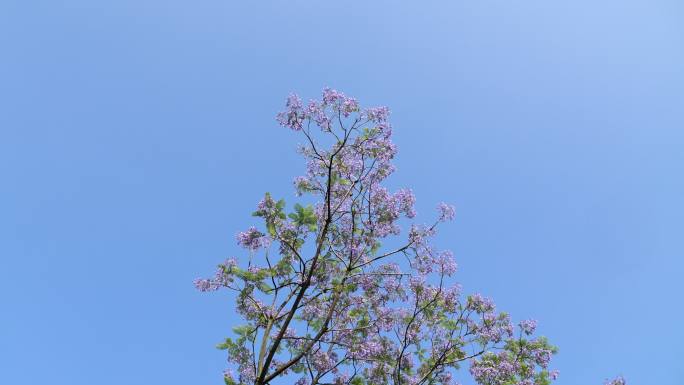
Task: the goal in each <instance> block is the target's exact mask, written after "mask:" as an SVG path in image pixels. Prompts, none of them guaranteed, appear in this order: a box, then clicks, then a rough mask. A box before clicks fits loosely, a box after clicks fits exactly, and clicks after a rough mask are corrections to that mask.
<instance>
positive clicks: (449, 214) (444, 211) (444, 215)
mask: <svg viewBox="0 0 684 385" xmlns="http://www.w3.org/2000/svg"><path fill="white" fill-rule="evenodd" d="M437 211H439V220H440V221H442V222H443V221H450V220H453V219H454V214H455V212H456V210H455V209H454V206H451V205H448V204H446V203H444V202H442V203H440V204H439V205H437Z"/></svg>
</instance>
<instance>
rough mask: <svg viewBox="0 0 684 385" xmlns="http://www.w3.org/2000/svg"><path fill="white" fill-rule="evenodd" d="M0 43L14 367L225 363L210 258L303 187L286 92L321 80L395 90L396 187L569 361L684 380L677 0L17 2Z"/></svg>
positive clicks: (463, 266) (199, 370) (4, 358)
mask: <svg viewBox="0 0 684 385" xmlns="http://www.w3.org/2000/svg"><path fill="white" fill-rule="evenodd" d="M0 55H1V56H0V178H1V179H0V293H2V294H0V305H1V306H2V307H1V311H0V314H1V316H0V383H2V384H8V385H10V384H11V385H28V384H38V383H45V384H51V385H90V384H101V385H110V384H111V385H114V384H116V385H124V384H125V385H129V384H130V385H138V384H141V385H142V384H145V385H149V384H164V385H186V384H220V383H221V374H220V372H221V370H222V369H223V367H224V362H225V357H224V354H223V352H220V351H217V350H214V349H213V346H214V344H215V343H217V342H219V341H220V340H221V339H222V338H223V337H224V336H226V335H228V334H229V330H230V327H231V325H233V324H235V323H236V322H237V319H236V318H235V313H234V311H233V305H232V302H230V301H229V300H228V294H227V293H223V294H222V293H218V294H216V293H215V295H202V294H200V293H197V292H195V291H194V289H193V287H192V280H193V279H194V278H195V277H197V276H201V275H209V274H211V272H212V271H213V267H214V266H215V265H216V264H217V263H219V262H220V261H222V260H223V259H224V258H225V257H227V256H231V255H238V253H239V252H240V251H239V249H238V247H237V246H236V244H235V238H234V236H235V233H236V232H238V231H240V230H244V229H246V228H247V227H248V226H250V225H252V224H255V222H254V218H252V217H251V216H250V213H251V212H252V211H253V210H252V209H253V207H254V205H255V204H256V203H257V201H258V200H259V199H260V198H261V196H262V195H263V193H264V192H265V191H271V192H272V193H274V194H275V195H277V196H281V197H285V198H287V199H289V201H290V202H292V201H293V199H294V194H293V191H292V188H291V180H292V177H294V176H295V175H298V174H300V173H301V171H302V170H303V164H302V162H301V161H300V159H299V157H298V156H297V155H296V154H295V151H294V150H295V147H296V145H297V143H298V142H299V141H300V140H301V138H299V137H298V136H296V135H293V134H292V133H291V132H289V131H288V130H286V129H283V128H280V127H278V126H277V125H276V123H275V120H274V115H275V113H276V112H277V111H278V110H279V109H280V108H281V106H282V105H283V103H284V99H285V97H286V95H287V94H288V93H289V92H290V91H296V92H298V93H300V94H302V96H304V97H305V98H309V97H317V96H318V95H319V92H320V90H321V89H322V88H323V87H324V86H330V87H333V88H337V89H339V90H342V91H344V92H346V93H347V94H349V95H353V96H355V97H357V98H358V99H359V100H360V101H361V102H362V103H364V104H366V105H376V104H384V105H388V106H389V107H390V108H391V110H392V122H393V125H394V128H395V139H396V142H397V144H398V146H399V149H400V152H399V156H398V159H397V164H398V171H397V173H396V174H395V175H394V176H393V177H392V179H391V183H392V185H393V186H397V187H398V186H407V187H411V188H413V190H414V192H415V193H416V196H417V198H418V206H417V208H418V214H419V218H426V220H427V218H429V217H431V215H432V214H433V207H434V205H435V204H436V203H437V202H439V201H442V200H444V201H448V202H451V203H453V204H455V205H456V207H457V219H456V221H455V222H453V223H452V224H449V225H447V226H445V227H444V228H443V229H442V231H441V233H440V237H439V238H438V242H439V244H440V245H441V246H444V247H450V248H451V249H453V250H454V252H455V254H456V256H457V259H458V262H459V266H460V272H459V273H458V274H457V279H458V280H459V281H460V282H461V283H462V284H463V286H464V290H465V291H466V292H473V291H480V292H482V293H483V294H486V295H489V296H492V297H493V298H494V299H495V300H496V302H497V304H498V306H499V308H500V309H503V310H507V311H509V312H510V313H511V314H512V316H513V317H514V319H521V318H528V317H532V318H536V319H538V320H539V322H540V330H541V332H542V333H543V334H545V335H547V336H548V337H550V338H551V340H552V341H553V342H555V343H556V344H557V345H559V346H560V354H559V355H558V356H557V358H556V359H555V365H554V366H555V367H557V368H558V369H560V371H561V377H560V379H559V380H558V382H557V384H558V385H575V384H583V385H584V384H601V383H602V382H603V380H604V379H605V378H607V377H609V376H613V375H617V374H623V375H625V376H626V377H627V378H628V379H629V380H630V381H629V383H630V385H632V384H634V385H636V384H658V385H681V384H684V365H683V364H682V359H681V357H682V352H681V349H682V345H683V344H684V331H683V328H682V325H683V322H684V321H682V318H684V309H683V308H682V304H683V302H684V301H683V300H682V294H684V283H683V282H682V281H683V280H682V277H683V276H684V261H683V260H682V257H683V256H684V226H683V221H684V175H683V173H684V172H683V171H684V150H683V145H684V3H683V2H681V1H680V0H671V1H667V0H538V1H532V0H518V1H508V0H499V1H486V0H485V1H481V0H480V1H460V0H459V1H429V0H428V1H403V2H402V1H396V0H395V1H370V0H366V1H313V0H312V1H235V0H193V1H179V0H164V1H161V0H116V1H94V0H80V1H77V0H45V1H38V0H33V1H31V0H3V1H2V2H0ZM421 214H422V217H421Z"/></svg>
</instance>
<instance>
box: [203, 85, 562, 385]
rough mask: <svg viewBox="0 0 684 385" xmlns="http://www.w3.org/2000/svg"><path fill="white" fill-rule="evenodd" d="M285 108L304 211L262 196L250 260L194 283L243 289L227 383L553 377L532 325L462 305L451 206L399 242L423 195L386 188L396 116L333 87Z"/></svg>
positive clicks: (471, 298) (413, 383)
mask: <svg viewBox="0 0 684 385" xmlns="http://www.w3.org/2000/svg"><path fill="white" fill-rule="evenodd" d="M286 106H287V108H286V110H285V111H284V112H281V113H279V114H278V116H277V120H278V122H279V123H280V124H281V125H282V126H285V127H288V128H290V129H292V130H293V131H296V132H298V133H300V134H301V135H302V138H303V142H304V143H305V144H304V145H302V146H301V147H300V150H299V152H300V153H301V154H302V155H303V156H304V158H305V159H306V173H305V174H304V175H303V176H299V177H297V178H295V180H294V185H295V189H296V192H297V195H298V196H299V197H300V199H301V203H296V204H294V206H292V209H288V208H287V207H286V204H285V201H284V200H276V199H275V198H273V197H272V196H271V195H269V194H268V193H267V194H266V196H265V197H264V198H263V199H262V200H261V201H260V202H259V203H258V205H257V209H256V211H255V212H254V214H253V215H254V216H256V217H259V218H261V220H262V221H263V225H262V227H261V228H256V227H250V228H249V229H248V230H247V231H245V232H242V233H239V234H238V235H237V242H238V244H239V245H241V246H242V247H244V248H245V249H246V250H247V251H248V254H249V255H248V256H245V257H243V258H239V259H236V258H232V259H228V260H227V261H225V262H224V263H222V264H220V265H219V266H218V269H217V271H216V274H215V275H214V276H213V277H212V278H209V279H198V280H196V281H195V285H196V287H197V288H198V289H199V290H201V291H214V290H218V289H220V288H226V289H229V290H232V291H234V292H235V294H236V295H235V298H236V308H237V312H238V313H239V315H240V316H241V317H242V318H243V319H244V322H243V323H242V324H240V325H236V326H235V327H234V328H233V332H234V335H233V336H232V337H231V338H227V339H226V340H225V342H223V343H221V344H220V345H219V348H221V349H225V350H227V352H228V360H229V366H230V368H229V369H227V370H226V371H225V373H224V379H225V382H226V384H228V385H234V384H241V385H242V384H244V385H247V384H249V385H265V384H275V383H277V382H278V381H277V379H279V378H280V379H281V382H280V383H283V384H291V383H296V384H297V385H305V384H307V385H314V384H320V385H322V384H335V385H343V384H349V385H383V384H393V385H403V384H405V385H423V384H425V385H428V384H445V385H446V384H454V383H456V379H457V378H458V375H459V374H458V372H457V371H458V369H460V368H461V366H462V365H464V366H466V367H467V369H468V372H469V373H470V375H471V376H472V377H473V378H474V380H475V381H476V382H477V383H479V384H482V385H495V384H502V385H503V384H511V385H512V384H520V385H523V384H525V385H532V384H535V385H544V384H548V383H550V381H551V380H553V379H555V378H556V377H557V375H558V373H557V372H556V371H552V370H550V369H549V361H550V359H551V357H552V355H553V354H554V353H555V352H556V348H555V347H554V346H552V345H550V344H549V342H548V341H547V340H546V339H545V338H544V337H535V336H534V332H535V327H536V322H535V321H533V320H524V321H521V322H519V323H518V324H517V326H514V324H513V323H512V321H511V318H510V317H509V315H508V314H506V313H503V312H498V311H497V310H496V307H495V305H494V303H493V302H492V301H491V300H490V299H489V298H485V297H483V296H481V295H479V294H472V295H468V296H464V295H463V294H462V291H461V287H460V286H459V285H458V284H455V283H454V282H453V281H452V278H451V277H452V276H453V275H454V273H455V272H456V263H455V262H454V258H453V255H452V253H451V252H449V251H447V250H444V251H438V250H436V249H435V248H433V247H432V246H431V244H430V239H431V238H432V237H433V236H434V235H435V233H436V231H437V227H438V226H439V225H440V224H442V223H443V222H446V221H449V220H451V219H452V218H453V217H454V208H453V207H452V206H449V205H447V204H445V203H440V204H439V205H438V206H437V214H436V216H435V219H434V221H433V222H432V223H429V224H426V225H424V224H416V223H414V224H410V225H407V226H406V227H407V228H408V231H407V232H406V233H405V234H404V235H402V233H401V231H400V222H401V223H402V224H403V223H408V222H410V221H411V220H412V219H413V218H414V217H415V215H416V213H415V211H414V202H415V198H414V196H413V193H412V192H411V190H409V189H400V190H398V191H396V192H390V191H388V190H387V189H386V188H385V187H383V182H384V181H385V179H386V178H387V177H388V176H389V175H390V174H392V172H393V171H394V167H393V165H392V159H393V158H394V156H395V155H396V152H397V151H396V147H395V145H394V144H393V143H392V141H391V136H392V130H391V127H390V124H389V122H388V109H387V108H386V107H375V108H362V107H361V106H360V105H359V104H358V102H357V101H356V100H355V99H353V98H350V97H347V96H345V95H344V94H342V93H340V92H337V91H335V90H331V89H325V90H324V91H323V97H322V99H321V100H319V101H311V102H309V103H308V104H307V105H304V104H303V103H302V101H301V100H300V99H299V97H297V96H296V95H291V96H290V97H289V98H288V100H287V105H286ZM306 203H309V204H306ZM234 369H237V371H235V370H234Z"/></svg>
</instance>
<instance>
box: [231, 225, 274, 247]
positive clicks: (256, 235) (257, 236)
mask: <svg viewBox="0 0 684 385" xmlns="http://www.w3.org/2000/svg"><path fill="white" fill-rule="evenodd" d="M235 238H236V239H237V243H238V245H240V246H242V247H244V248H245V249H247V250H252V251H255V250H258V249H260V248H262V247H268V246H269V245H270V244H271V242H270V240H269V239H268V237H266V236H265V234H264V233H262V232H260V231H258V230H257V229H256V227H254V226H252V227H250V228H249V229H247V231H243V232H239V233H238V234H237V235H236V236H235Z"/></svg>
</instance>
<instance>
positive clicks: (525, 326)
mask: <svg viewBox="0 0 684 385" xmlns="http://www.w3.org/2000/svg"><path fill="white" fill-rule="evenodd" d="M519 326H520V330H522V331H523V333H525V334H527V335H530V334H532V333H534V331H535V329H537V321H536V320H533V319H529V320H524V321H520V324H519Z"/></svg>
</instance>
